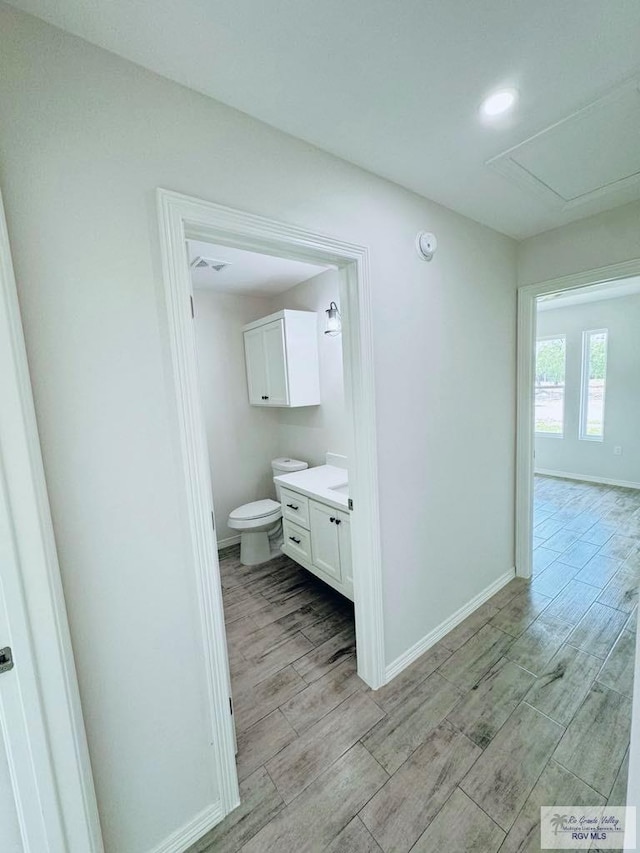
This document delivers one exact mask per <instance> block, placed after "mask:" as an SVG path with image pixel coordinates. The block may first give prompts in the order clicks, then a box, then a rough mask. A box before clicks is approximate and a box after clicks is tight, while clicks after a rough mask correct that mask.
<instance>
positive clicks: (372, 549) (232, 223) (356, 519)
mask: <svg viewBox="0 0 640 853" xmlns="http://www.w3.org/2000/svg"><path fill="white" fill-rule="evenodd" d="M157 200H158V213H159V220H160V244H161V257H162V264H163V276H164V282H165V295H166V309H167V327H168V337H169V345H170V352H171V357H172V368H173V375H174V385H175V391H176V397H177V401H178V431H179V434H180V444H181V453H182V462H183V468H184V485H185V496H186V509H187V515H188V520H189V528H190V535H191V544H192V549H193V561H194V570H195V574H196V581H197V586H198V594H199V603H200V615H201V624H202V637H203V659H204V661H205V671H204V673H203V678H205V679H206V681H207V684H208V695H209V705H210V719H211V726H212V747H213V748H214V751H215V753H216V754H215V757H214V760H213V765H214V771H215V773H216V774H217V778H218V783H219V790H220V791H221V810H222V813H223V814H226V813H228V812H229V811H230V810H231V809H232V808H234V807H235V806H236V805H237V803H238V785H237V781H238V780H237V771H236V764H235V737H234V726H233V721H232V716H231V714H230V713H229V710H230V702H229V700H230V698H231V692H230V684H229V668H228V655H227V638H226V634H225V628H224V620H223V602H222V589H221V583H220V571H219V564H218V555H217V540H216V534H215V533H214V530H213V525H212V512H213V509H214V501H213V497H212V489H213V494H215V493H216V483H215V482H214V483H212V481H211V472H210V467H209V453H208V447H207V440H206V429H205V422H204V418H203V416H202V404H201V397H200V385H199V377H198V369H197V349H196V329H195V322H194V317H193V309H192V306H193V307H195V305H194V298H193V297H194V294H193V286H192V279H191V268H190V262H191V261H193V260H194V258H193V257H191V258H190V257H189V249H188V246H189V241H199V242H200V243H205V244H207V245H213V246H217V247H221V249H222V248H224V249H225V250H228V251H231V250H240V251H242V252H252V253H257V254H260V255H263V256H268V257H270V258H272V259H280V260H282V261H285V262H295V263H299V264H310V265H315V267H321V268H322V269H323V270H326V269H331V270H333V273H334V275H335V277H336V278H337V288H338V299H337V300H331V301H334V302H335V303H336V305H337V306H339V310H340V314H341V324H342V355H343V376H344V407H345V421H346V424H347V430H346V437H347V442H346V445H345V446H346V457H347V461H346V462H344V463H342V464H346V466H347V467H346V468H345V469H344V470H345V473H346V477H344V479H343V480H342V481H341V482H339V483H338V482H335V483H332V484H329V485H331V486H334V487H335V495H336V497H338V496H340V497H341V498H342V497H344V499H345V500H346V501H348V502H349V503H350V506H351V508H350V507H349V505H348V506H347V508H346V510H344V511H343V508H341V510H339V511H337V512H336V514H335V515H334V516H333V517H334V518H337V519H339V520H340V521H342V522H343V523H344V527H341V528H339V527H338V526H334V530H335V529H342V530H344V529H345V528H346V527H347V526H350V534H351V535H350V537H349V538H346V537H343V539H344V541H345V542H348V543H349V544H350V545H351V549H352V554H351V561H350V562H351V568H352V578H353V580H352V584H353V601H354V612H355V634H356V644H357V671H358V675H359V677H360V678H362V680H363V681H364V682H366V684H368V685H369V686H370V687H373V688H374V689H375V688H377V687H379V686H381V685H382V684H383V683H384V636H383V614H382V575H381V560H380V539H379V520H378V493H377V472H376V441H375V400H374V382H373V372H372V369H373V347H372V320H371V305H370V289H369V281H368V268H369V265H368V250H367V249H366V248H365V247H362V246H357V245H354V244H348V243H344V242H342V241H339V240H335V239H333V238H329V237H326V236H324V235H321V234H316V233H312V232H309V231H305V230H303V229H299V228H296V227H292V226H289V225H285V224H282V223H278V222H274V221H272V220H267V219H264V218H262V217H257V216H253V215H251V214H246V213H243V212H241V211H236V210H231V209H229V208H226V207H222V206H220V205H216V204H212V203H209V202H205V201H200V200H198V199H193V198H188V197H185V196H182V195H179V194H177V193H173V192H170V191H167V190H158V191H157ZM213 260H216V258H215V257H214V258H213ZM195 302H197V295H196V299H195ZM327 307H329V306H327ZM281 310H282V311H285V312H286V311H287V310H292V309H281ZM275 313H276V314H277V313H278V312H275ZM287 319H288V318H287V317H286V316H283V317H279V318H278V319H277V322H278V323H280V322H282V323H283V328H284V326H286V323H287ZM263 320H269V322H271V321H270V315H268V314H267V315H264V316H260V317H257V318H256V321H263ZM245 325H251V324H245ZM259 325H260V324H259ZM245 331H249V330H246V329H245ZM284 334H285V338H286V329H285V332H284ZM236 343H237V340H236ZM262 346H263V347H265V346H268V344H267V343H265V342H264V341H263V343H262ZM286 346H287V341H286V339H285V343H284V347H285V348H286ZM263 351H265V350H263ZM246 354H247V349H246V348H245V360H246ZM248 393H249V396H250V395H251V393H252V392H251V389H249V390H248ZM262 396H263V395H262V394H260V397H262ZM264 396H267V397H268V398H269V397H271V394H270V392H269V391H267V392H266V394H265V395H264ZM267 402H270V401H267ZM291 411H293V409H291ZM290 434H291V433H290ZM327 450H329V451H330V448H327ZM286 452H287V453H289V452H290V451H288V450H287V451H286ZM340 455H342V454H337V456H340ZM300 456H301V457H302V456H303V454H302V453H301V454H300ZM274 458H276V459H277V458H279V457H274ZM286 458H290V457H286ZM312 461H313V460H312ZM326 461H327V460H326V459H325V462H326ZM329 461H333V462H336V461H337V460H336V459H335V458H334V459H333V460H329ZM264 466H265V469H267V470H266V473H265V476H266V482H265V483H264V485H265V487H266V486H268V485H269V483H268V481H269V475H270V470H269V469H270V460H269V459H266V460H264ZM317 467H320V466H317ZM336 467H338V466H336ZM300 473H301V474H302V473H304V472H300ZM288 476H290V477H295V473H293V474H291V475H286V474H285V475H284V480H283V482H282V486H283V487H284V488H286V489H287V490H289V491H293V492H297V493H299V494H300V493H302V496H303V497H308V496H305V495H304V494H303V492H304V490H303V489H302V487H301V486H300V483H298V482H295V481H291V480H289V481H287V477H288ZM347 484H348V486H347ZM272 485H273V486H274V487H275V484H272ZM345 486H347V491H348V494H345V493H344V487H345ZM341 490H342V493H341ZM265 499H267V493H265ZM268 499H269V500H273V498H268ZM234 502H235V500H234ZM292 502H293V501H292ZM312 502H313V501H312V500H311V499H310V501H309V511H311V510H312V506H311V504H312ZM249 503H251V501H249ZM341 513H342V514H341ZM222 514H223V515H224V511H223V512H222ZM230 515H231V513H230ZM330 518H331V514H330V515H329V519H330ZM329 519H327V520H329ZM347 520H348V523H349V524H348V525H347V524H346V521H347ZM216 521H217V526H218V528H219V527H220V523H221V522H222V523H224V518H223V519H216ZM299 522H300V519H298V522H296V521H295V520H293V519H292V518H289V517H286V516H285V518H284V519H283V527H284V529H285V531H287V526H288V525H292V524H296V523H297V524H298V527H299V528H300V529H301V530H306V529H307V528H305V526H304V524H300V523H299ZM329 523H332V524H334V525H335V522H329ZM308 524H309V531H308V532H309V533H310V532H311V526H312V523H311V521H309V522H308ZM298 527H296V528H293V530H294V532H295V531H297V530H298ZM232 529H233V528H232ZM291 529H292V528H291V527H289V530H291ZM240 533H242V531H240ZM223 538H224V537H223ZM295 538H296V539H298V538H300V539H301V543H294V545H298V544H302V537H301V536H298V535H296V536H295ZM231 547H237V546H233V545H232V546H231ZM338 547H339V549H340V545H339V546H338ZM340 553H341V552H340ZM301 559H302V557H301ZM301 566H304V562H301ZM300 571H304V568H301V569H300ZM318 583H320V581H318ZM335 594H336V593H334V595H335Z"/></svg>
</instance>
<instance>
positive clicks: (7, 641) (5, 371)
mask: <svg viewBox="0 0 640 853" xmlns="http://www.w3.org/2000/svg"><path fill="white" fill-rule="evenodd" d="M0 396H1V399H2V406H0V616H1V618H0V624H2V623H4V625H5V626H6V634H5V630H4V629H3V630H2V633H0V646H4V645H11V647H12V649H13V654H14V660H15V666H14V669H13V670H11V671H10V672H7V673H4V674H3V675H1V676H0V728H1V732H0V736H1V737H3V739H4V742H5V745H6V752H7V760H8V765H9V773H10V777H11V784H12V788H13V793H14V798H15V802H16V811H17V815H18V823H19V825H20V832H21V835H22V842H23V846H24V849H25V853H67V851H69V850H85V851H87V853H102V851H103V850H104V847H103V842H102V834H101V830H100V823H99V818H98V808H97V802H96V796H95V790H94V784H93V776H92V773H91V766H90V762H89V751H88V747H87V740H86V733H85V727H84V721H83V717H82V710H81V707H80V695H79V691H78V682H77V676H76V671H75V665H74V659H73V652H72V648H71V637H70V633H69V626H68V621H67V614H66V608H65V602H64V595H63V590H62V582H61V577H60V567H59V565H58V557H57V551H56V545H55V539H54V533H53V524H52V520H51V513H50V508H49V502H48V496H47V488H46V482H45V475H44V467H43V463H42V455H41V450H40V441H39V437H38V429H37V423H36V416H35V409H34V405H33V395H32V390H31V382H30V377H29V369H28V364H27V355H26V349H25V343H24V335H23V330H22V323H21V319H20V309H19V304H18V296H17V290H16V283H15V276H14V272H13V264H12V261H11V251H10V245H9V235H8V231H7V224H6V219H5V216H4V208H3V205H2V198H1V196H0Z"/></svg>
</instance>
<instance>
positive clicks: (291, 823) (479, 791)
mask: <svg viewBox="0 0 640 853" xmlns="http://www.w3.org/2000/svg"><path fill="white" fill-rule="evenodd" d="M535 497H536V500H535V505H536V520H535V524H536V527H535V535H536V541H535V543H534V544H535V552H534V562H535V574H534V577H533V579H532V581H531V583H528V582H525V581H523V580H520V579H516V580H513V581H511V583H509V584H508V585H507V586H506V587H504V588H503V589H502V590H500V592H498V593H497V594H496V595H495V596H494V597H493V598H492V599H491V600H490V601H488V602H486V603H485V604H484V605H483V606H482V607H481V608H480V609H479V610H478V611H476V612H475V613H474V614H472V615H471V616H470V617H469V618H468V619H467V620H466V621H465V622H463V623H462V624H461V625H459V626H458V627H457V628H455V629H454V630H453V631H451V633H449V634H448V635H447V636H446V637H444V638H443V639H442V640H441V641H440V642H439V643H438V644H437V645H436V646H435V647H433V648H432V649H430V650H429V651H428V652H427V653H426V654H425V655H423V656H422V657H421V658H420V659H419V660H418V661H416V662H415V663H414V664H413V665H412V666H411V667H409V668H408V669H406V670H405V671H404V672H402V673H401V674H400V675H399V676H398V677H397V678H396V679H394V681H393V682H391V683H390V684H388V685H386V686H385V687H383V688H382V689H380V690H377V691H375V692H374V691H371V690H370V689H369V688H368V687H367V686H366V685H365V684H364V683H363V682H362V681H361V680H360V679H359V678H358V676H357V674H356V664H355V638H354V622H353V607H352V605H351V604H350V603H349V602H348V601H346V600H345V599H344V598H342V597H341V596H339V595H338V594H336V593H334V592H333V591H332V590H331V589H329V588H328V587H327V586H325V585H324V584H322V583H321V582H320V581H318V580H316V579H315V578H314V577H313V576H311V575H310V574H308V573H307V572H305V571H304V570H302V569H300V568H299V567H298V566H297V565H296V564H295V563H293V562H292V561H290V560H289V559H288V558H286V557H282V558H279V559H277V560H275V561H272V562H271V563H269V564H266V565H264V566H261V567H257V568H253V569H249V568H245V567H243V566H241V565H240V563H239V560H238V553H237V549H230V550H229V551H227V552H225V553H224V554H222V555H221V570H222V583H223V592H224V602H225V615H226V620H227V631H228V645H229V655H230V662H231V673H232V681H233V693H234V703H235V720H236V728H237V738H238V755H237V763H238V773H239V778H240V792H241V805H240V806H239V807H238V809H236V810H235V811H234V812H233V813H232V814H230V815H229V816H228V817H227V818H226V819H225V820H224V821H223V822H222V823H221V824H220V825H219V826H217V827H216V828H215V829H214V830H212V831H211V832H210V833H209V834H208V835H207V836H206V837H205V838H203V839H201V840H200V841H199V842H198V843H197V844H195V845H194V846H193V847H192V848H191V850H190V853H213V851H216V852H217V851H220V853H226V851H237V850H242V851H246V853H268V851H279V853H303V851H310V853H315V851H321V850H327V851H332V853H338V851H343V853H361V852H362V853H364V851H380V850H383V851H394V853H403V851H409V850H411V851H419V853H441V851H447V853H470V851H475V853H496V851H500V853H514V851H538V850H539V849H540V842H539V829H538V821H539V808H540V806H541V805H565V804H585V805H586V804H604V803H606V802H608V803H609V804H611V805H617V804H623V803H624V801H625V795H626V776H627V768H628V747H629V730H630V720H631V691H632V682H633V672H634V666H635V661H634V651H635V622H636V612H637V603H636V602H637V588H638V582H639V578H640V492H635V491H629V490H624V489H617V488H611V487H606V486H593V485H588V484H585V483H577V482H570V481H567V480H559V479H552V478H542V477H540V478H536V493H535Z"/></svg>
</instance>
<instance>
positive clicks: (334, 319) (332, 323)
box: [324, 302, 342, 335]
mask: <svg viewBox="0 0 640 853" xmlns="http://www.w3.org/2000/svg"><path fill="white" fill-rule="evenodd" d="M324 313H325V314H326V315H327V327H326V329H325V330H324V333H325V335H339V334H340V332H341V331H342V320H341V319H340V312H339V311H338V306H337V305H336V303H335V302H330V303H329V307H328V308H327V310H326V311H325V312H324Z"/></svg>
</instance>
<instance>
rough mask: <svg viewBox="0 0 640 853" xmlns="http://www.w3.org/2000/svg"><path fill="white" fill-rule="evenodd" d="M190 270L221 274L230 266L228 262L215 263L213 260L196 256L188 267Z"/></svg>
mask: <svg viewBox="0 0 640 853" xmlns="http://www.w3.org/2000/svg"><path fill="white" fill-rule="evenodd" d="M189 266H190V267H191V269H192V270H213V271H214V272H222V270H223V269H226V267H228V266H230V264H229V262H228V261H216V260H215V258H205V257H203V256H202V255H198V257H197V258H194V259H193V260H192V261H191V263H190V265H189Z"/></svg>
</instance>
